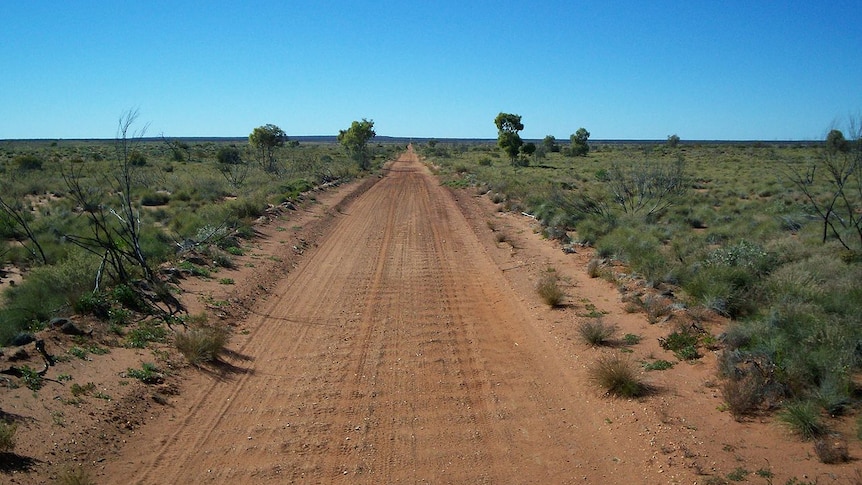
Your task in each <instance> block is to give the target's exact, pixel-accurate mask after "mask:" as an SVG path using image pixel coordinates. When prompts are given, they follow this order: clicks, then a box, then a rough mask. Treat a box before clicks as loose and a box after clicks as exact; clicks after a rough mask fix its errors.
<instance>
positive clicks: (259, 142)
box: [248, 124, 287, 173]
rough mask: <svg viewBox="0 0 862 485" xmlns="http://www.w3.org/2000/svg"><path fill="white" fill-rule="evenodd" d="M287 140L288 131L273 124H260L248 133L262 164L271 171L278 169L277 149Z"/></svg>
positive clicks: (250, 142) (249, 140)
mask: <svg viewBox="0 0 862 485" xmlns="http://www.w3.org/2000/svg"><path fill="white" fill-rule="evenodd" d="M286 141H287V133H285V132H284V130H282V129H281V128H279V127H278V126H275V125H273V124H266V125H263V126H258V127H257V128H255V129H254V131H252V132H251V134H250V135H248V142H249V144H250V145H251V146H252V148H254V150H255V152H256V153H257V155H258V161H259V162H260V166H261V167H263V169H264V170H266V171H267V172H270V173H273V172H276V171H277V169H278V165H277V163H276V159H275V149H276V148H278V147H280V146H283V145H284V142H286Z"/></svg>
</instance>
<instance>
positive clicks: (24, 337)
mask: <svg viewBox="0 0 862 485" xmlns="http://www.w3.org/2000/svg"><path fill="white" fill-rule="evenodd" d="M35 341H36V337H35V336H33V334H32V333H27V332H22V333H19V334H18V335H16V336H14V337H12V340H10V341H9V345H11V346H12V347H21V346H22V345H27V344H29V343H30V342H35Z"/></svg>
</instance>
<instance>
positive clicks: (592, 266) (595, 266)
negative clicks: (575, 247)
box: [587, 258, 602, 278]
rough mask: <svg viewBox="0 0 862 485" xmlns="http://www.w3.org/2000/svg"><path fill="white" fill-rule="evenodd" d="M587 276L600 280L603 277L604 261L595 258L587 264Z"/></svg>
mask: <svg viewBox="0 0 862 485" xmlns="http://www.w3.org/2000/svg"><path fill="white" fill-rule="evenodd" d="M587 275H589V277H590V278H598V277H599V276H601V275H602V260H601V259H598V258H593V259H591V260H590V262H589V263H587Z"/></svg>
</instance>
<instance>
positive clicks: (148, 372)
mask: <svg viewBox="0 0 862 485" xmlns="http://www.w3.org/2000/svg"><path fill="white" fill-rule="evenodd" d="M126 376H128V377H130V378H132V379H137V380H139V381H141V382H143V383H144V384H159V383H161V382H162V381H164V379H165V376H164V375H162V373H161V372H160V371H159V369H158V367H156V366H155V364H152V363H150V362H144V363H143V364H141V368H140V369H132V368H131V367H130V368H128V369H127V370H126Z"/></svg>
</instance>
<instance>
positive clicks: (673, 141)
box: [667, 134, 679, 148]
mask: <svg viewBox="0 0 862 485" xmlns="http://www.w3.org/2000/svg"><path fill="white" fill-rule="evenodd" d="M678 145H679V136H677V135H676V134H673V135H669V136H668V137H667V146H668V148H676V147H677V146H678Z"/></svg>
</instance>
